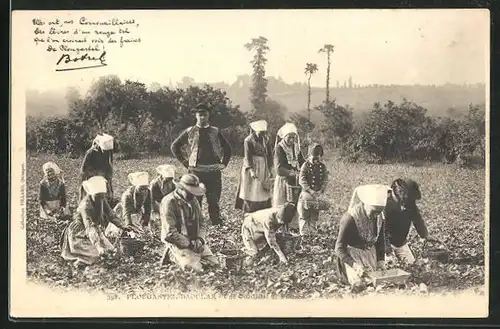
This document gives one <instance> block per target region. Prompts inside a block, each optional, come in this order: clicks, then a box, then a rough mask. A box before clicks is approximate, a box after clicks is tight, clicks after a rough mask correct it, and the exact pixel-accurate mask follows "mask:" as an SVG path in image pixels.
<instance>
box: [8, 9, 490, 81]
mask: <svg viewBox="0 0 500 329" xmlns="http://www.w3.org/2000/svg"><path fill="white" fill-rule="evenodd" d="M82 15H85V16H86V17H87V18H88V19H105V18H119V19H134V20H135V21H136V22H137V23H138V24H139V27H137V29H136V32H135V34H136V36H139V37H140V38H141V43H140V44H135V45H126V46H125V47H124V48H119V47H118V46H115V47H113V46H109V47H108V48H107V63H108V66H106V67H101V68H96V69H87V70H78V71H66V72H55V70H54V69H55V62H57V59H58V58H59V56H60V53H58V54H59V55H57V54H54V53H48V52H47V51H46V50H45V49H44V48H42V47H41V46H36V45H35V44H34V42H33V38H34V34H33V24H32V19H33V18H34V17H39V18H42V19H50V18H55V17H59V18H63V19H69V18H73V19H75V20H78V19H79V18H80V17H81V16H82ZM259 36H264V37H266V38H267V39H268V40H269V43H268V44H269V47H270V51H269V53H268V55H267V57H268V62H267V64H266V73H267V75H269V76H275V77H282V79H283V80H284V81H285V82H287V83H293V82H306V81H307V80H306V76H305V74H304V67H305V64H306V63H307V62H311V63H316V64H317V65H318V67H319V70H318V72H317V73H316V74H315V75H314V76H313V78H312V81H311V83H312V85H313V86H318V87H322V86H324V83H325V75H326V63H327V62H326V55H325V54H320V53H318V49H319V48H321V47H322V46H323V45H324V44H327V43H328V44H333V45H334V46H335V52H334V53H333V54H332V58H331V60H332V65H331V83H330V84H331V85H332V86H334V85H335V83H336V80H339V81H340V83H341V84H342V83H343V81H344V80H347V79H348V78H349V77H350V76H351V77H352V79H353V80H354V82H355V83H359V84H363V85H364V84H416V83H419V84H436V85H440V84H444V83H458V84H462V83H478V82H479V83H485V82H486V74H487V72H488V71H487V68H488V66H487V65H488V60H487V58H489V12H488V11H487V10H464V9H459V10H451V9H444V10H332V9H328V10H279V11H278V10H246V11H238V10H231V11H229V10H225V11H223V10H221V11H174V10H170V11H109V12H103V11H101V12H99V11H88V12H80V11H79V12H76V11H75V12H57V13H56V12H44V13H43V14H41V13H36V12H14V14H13V34H12V38H13V45H14V53H13V56H16V62H15V63H17V64H16V65H13V71H12V72H13V75H14V76H19V77H21V76H22V78H23V79H24V80H23V81H24V86H25V88H30V89H39V90H49V89H58V88H66V87H68V86H76V87H79V88H81V89H82V90H85V89H87V88H88V86H89V85H90V84H91V83H92V81H95V79H97V78H98V77H99V76H102V75H108V74H117V75H118V76H119V77H120V78H122V79H132V80H138V81H141V82H144V83H146V84H148V85H149V84H150V83H152V82H158V83H160V84H168V83H169V81H172V83H174V84H175V83H176V82H178V81H180V80H181V79H182V77H184V76H190V77H192V78H194V79H195V80H196V81H197V82H220V81H225V82H227V83H232V82H234V81H235V80H236V77H237V75H241V74H251V72H252V67H251V64H250V63H249V61H250V60H251V59H252V56H253V54H252V53H251V52H249V51H248V50H246V49H245V47H244V44H245V43H246V42H249V41H250V40H251V39H252V38H255V37H259Z"/></svg>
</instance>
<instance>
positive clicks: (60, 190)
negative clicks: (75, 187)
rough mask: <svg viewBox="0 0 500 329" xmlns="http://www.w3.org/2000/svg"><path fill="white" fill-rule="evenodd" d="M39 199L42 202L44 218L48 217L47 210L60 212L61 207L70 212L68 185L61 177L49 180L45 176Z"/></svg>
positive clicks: (41, 215)
mask: <svg viewBox="0 0 500 329" xmlns="http://www.w3.org/2000/svg"><path fill="white" fill-rule="evenodd" d="M38 200H39V203H40V218H42V219H48V216H47V212H58V211H59V210H60V209H63V210H64V212H65V213H66V214H69V209H68V205H67V201H66V186H65V184H64V182H63V181H62V180H61V179H59V178H57V179H56V180H55V181H54V182H49V181H48V180H47V179H45V178H44V179H42V181H40V190H39V193H38Z"/></svg>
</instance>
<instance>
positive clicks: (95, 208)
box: [61, 176, 128, 266]
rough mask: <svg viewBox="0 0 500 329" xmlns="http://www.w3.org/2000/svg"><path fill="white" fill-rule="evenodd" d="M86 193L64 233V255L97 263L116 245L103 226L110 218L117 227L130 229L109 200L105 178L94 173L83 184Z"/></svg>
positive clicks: (62, 239) (80, 261)
mask: <svg viewBox="0 0 500 329" xmlns="http://www.w3.org/2000/svg"><path fill="white" fill-rule="evenodd" d="M82 186H83V188H84V189H85V196H84V197H83V199H82V201H80V204H79V205H78V208H77V209H76V212H75V214H74V219H73V221H72V222H71V223H69V225H68V226H67V227H66V228H65V230H64V231H63V234H62V236H61V256H62V257H63V258H64V259H66V260H68V261H74V262H75V266H77V265H80V264H86V265H91V264H94V263H96V262H97V261H98V260H99V259H100V257H101V256H103V255H104V254H110V253H113V252H114V251H115V248H114V247H113V245H112V244H111V242H109V240H108V238H106V236H105V235H104V228H105V227H106V226H107V225H108V222H109V221H111V222H112V223H114V224H115V225H116V226H117V227H119V228H121V229H123V230H128V228H127V227H125V225H123V224H122V223H121V221H120V220H119V219H118V218H117V217H116V215H115V214H114V212H113V209H111V207H110V205H109V203H108V201H107V200H106V197H105V196H106V191H107V186H106V179H105V178H104V177H102V176H94V177H91V178H89V179H88V180H86V181H84V182H83V183H82Z"/></svg>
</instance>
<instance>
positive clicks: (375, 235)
mask: <svg viewBox="0 0 500 329" xmlns="http://www.w3.org/2000/svg"><path fill="white" fill-rule="evenodd" d="M335 253H336V256H337V257H336V265H337V270H338V274H339V277H340V279H341V280H342V281H343V282H344V283H349V284H353V283H355V282H356V281H357V280H358V278H357V277H356V274H355V271H354V269H353V264H354V263H355V262H356V263H358V264H359V265H362V266H365V267H368V268H369V269H371V270H372V271H375V270H376V269H377V261H381V260H384V259H385V221H384V217H383V215H382V214H380V215H379V216H378V217H377V219H376V220H371V219H369V218H368V216H367V215H366V212H365V210H364V207H363V204H362V203H358V204H357V205H355V206H354V207H353V208H352V209H350V210H349V211H348V212H346V213H345V214H344V216H342V218H341V220H340V227H339V234H338V237H337V241H336V244H335Z"/></svg>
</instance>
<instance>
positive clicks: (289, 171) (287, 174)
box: [272, 123, 305, 229]
mask: <svg viewBox="0 0 500 329" xmlns="http://www.w3.org/2000/svg"><path fill="white" fill-rule="evenodd" d="M304 161H305V160H304V156H303V155H302V152H301V151H300V138H299V133H298V131H297V127H296V126H295V125H294V124H293V123H285V124H284V125H283V126H282V127H281V128H280V129H279V130H278V133H277V136H276V142H275V147H274V165H275V167H276V179H275V181H274V188H273V199H272V206H273V207H279V206H281V205H282V204H284V203H285V202H287V201H295V204H296V202H297V201H296V200H288V198H287V184H288V185H292V186H298V183H299V172H300V167H301V166H302V164H303V163H304ZM288 226H289V228H293V229H298V228H299V222H298V216H295V218H294V219H293V220H292V223H290V224H289V225H288Z"/></svg>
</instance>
